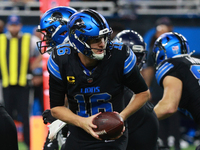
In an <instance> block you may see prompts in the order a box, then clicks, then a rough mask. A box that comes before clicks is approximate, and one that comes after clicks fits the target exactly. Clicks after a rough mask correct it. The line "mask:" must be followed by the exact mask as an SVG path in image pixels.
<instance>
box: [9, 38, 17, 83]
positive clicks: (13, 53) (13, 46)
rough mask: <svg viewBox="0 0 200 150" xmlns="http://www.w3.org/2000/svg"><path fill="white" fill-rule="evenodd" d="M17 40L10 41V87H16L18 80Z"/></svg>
mask: <svg viewBox="0 0 200 150" xmlns="http://www.w3.org/2000/svg"><path fill="white" fill-rule="evenodd" d="M18 53H19V52H18V39H17V38H11V39H10V54H9V61H10V62H9V76H10V85H16V84H17V80H18V57H17V56H18Z"/></svg>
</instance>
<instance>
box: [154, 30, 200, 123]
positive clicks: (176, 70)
mask: <svg viewBox="0 0 200 150" xmlns="http://www.w3.org/2000/svg"><path fill="white" fill-rule="evenodd" d="M153 51H154V54H155V61H156V65H157V71H156V79H157V82H158V84H159V85H160V86H162V87H163V89H164V94H163V97H162V99H161V100H160V101H159V102H158V104H157V105H156V106H155V108H154V110H155V112H156V115H157V117H158V119H160V120H161V119H165V118H167V117H169V116H171V115H172V114H173V113H175V112H176V111H177V110H180V111H182V112H185V113H186V114H188V112H189V114H190V116H191V117H192V118H193V119H194V121H195V122H196V123H197V124H198V125H200V109H199V107H200V96H199V93H200V86H199V83H200V80H199V79H200V72H199V70H200V59H197V58H194V57H191V54H192V53H190V49H189V45H188V42H187V40H186V38H185V37H184V36H182V35H181V34H178V33H176V32H168V33H164V34H162V35H161V36H160V37H159V38H158V39H157V40H156V42H155V44H154V49H153Z"/></svg>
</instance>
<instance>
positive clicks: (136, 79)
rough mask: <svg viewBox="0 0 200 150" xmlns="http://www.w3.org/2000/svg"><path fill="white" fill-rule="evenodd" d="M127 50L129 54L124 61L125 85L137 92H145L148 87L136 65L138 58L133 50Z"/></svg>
mask: <svg viewBox="0 0 200 150" xmlns="http://www.w3.org/2000/svg"><path fill="white" fill-rule="evenodd" d="M127 52H128V53H127V54H128V55H127V58H126V59H125V62H124V85H125V86H127V87H128V88H130V89H131V90H132V91H133V92H134V93H135V94H137V93H140V92H144V91H146V90H147V89H148V87H147V85H146V83H145V81H144V79H143V77H142V75H141V74H140V71H139V69H138V67H137V65H136V61H137V58H136V56H135V54H134V53H133V51H132V50H129V51H127Z"/></svg>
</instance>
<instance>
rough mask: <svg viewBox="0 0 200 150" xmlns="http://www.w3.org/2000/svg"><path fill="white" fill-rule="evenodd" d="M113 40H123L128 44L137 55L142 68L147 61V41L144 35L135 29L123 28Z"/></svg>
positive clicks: (138, 63) (139, 65)
mask: <svg viewBox="0 0 200 150" xmlns="http://www.w3.org/2000/svg"><path fill="white" fill-rule="evenodd" d="M113 41H116V42H122V43H124V44H126V45H128V46H129V47H130V48H131V49H132V50H133V52H134V53H135V55H136V57H137V62H136V63H137V65H138V67H139V69H142V66H143V64H144V63H145V62H146V56H147V51H146V43H145V42H144V39H143V38H142V36H141V35H140V34H139V33H137V32H136V31H134V30H123V31H121V32H119V33H118V34H117V35H116V36H115V37H114V38H113Z"/></svg>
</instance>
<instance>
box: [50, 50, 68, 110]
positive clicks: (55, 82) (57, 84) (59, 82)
mask: <svg viewBox="0 0 200 150" xmlns="http://www.w3.org/2000/svg"><path fill="white" fill-rule="evenodd" d="M52 53H53V52H52ZM52 55H54V54H51V56H50V57H49V59H48V62H47V68H48V71H49V74H50V75H49V96H50V106H51V108H53V107H56V106H63V105H64V104H65V93H66V86H65V84H64V81H63V79H62V76H61V72H60V70H62V69H60V66H59V65H58V64H59V61H56V57H52ZM54 56H55V55H54Z"/></svg>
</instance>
